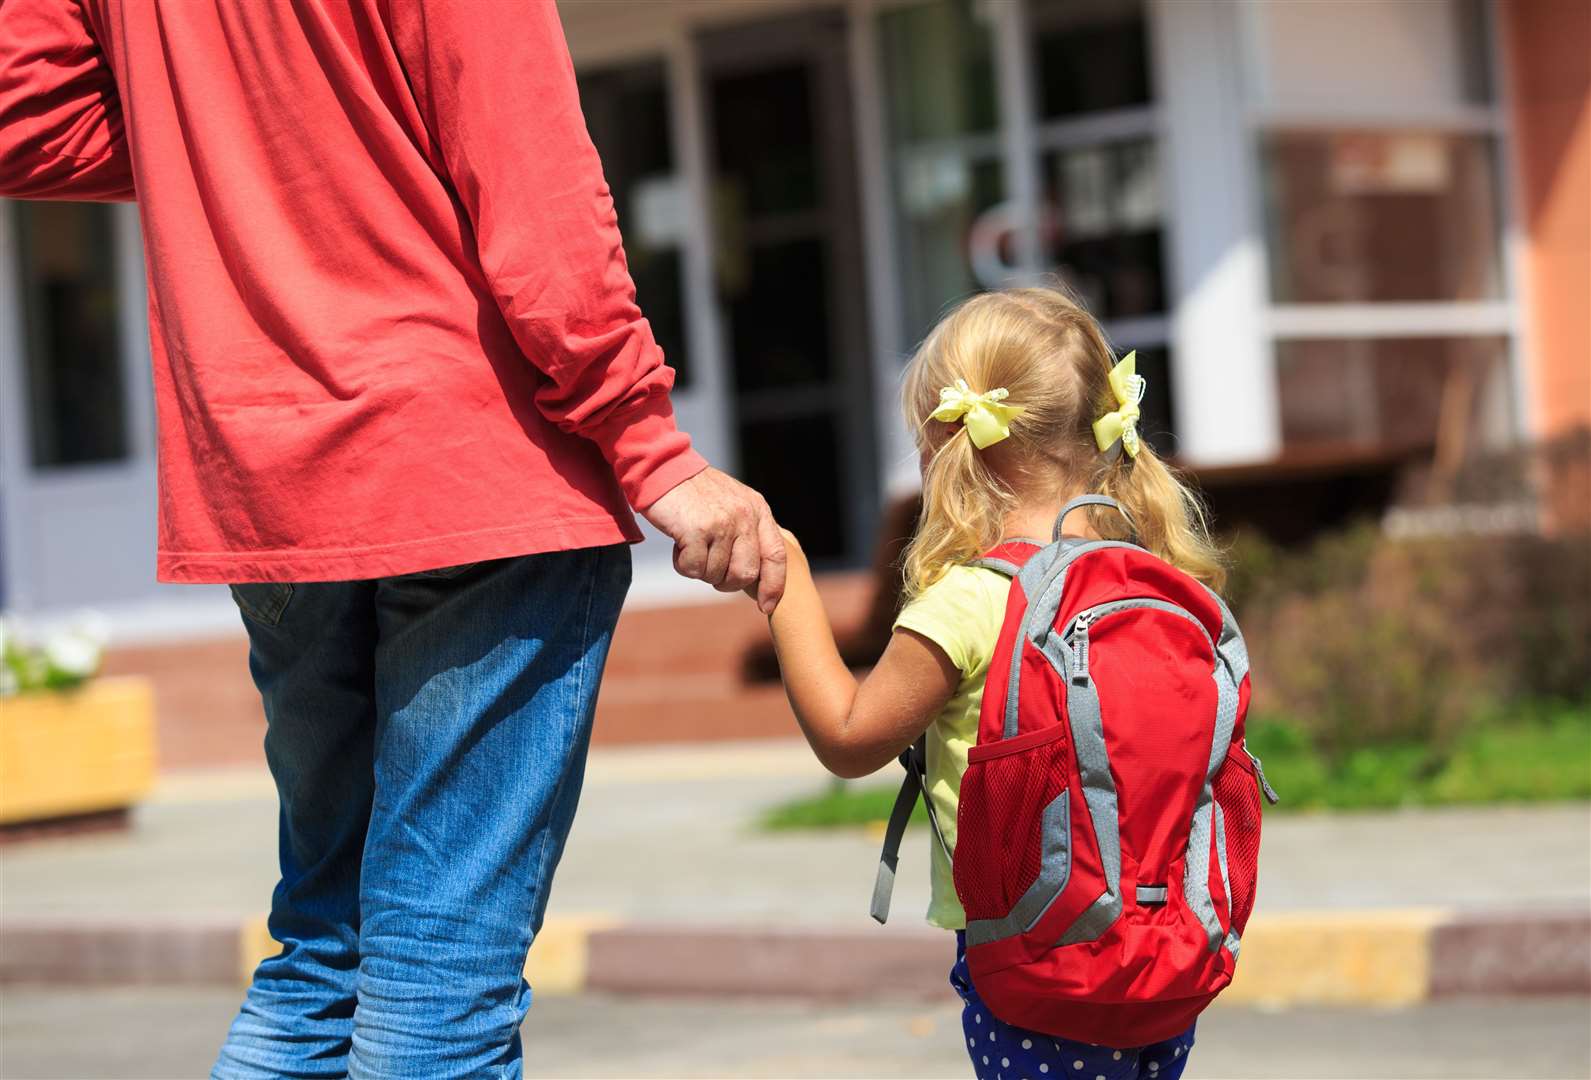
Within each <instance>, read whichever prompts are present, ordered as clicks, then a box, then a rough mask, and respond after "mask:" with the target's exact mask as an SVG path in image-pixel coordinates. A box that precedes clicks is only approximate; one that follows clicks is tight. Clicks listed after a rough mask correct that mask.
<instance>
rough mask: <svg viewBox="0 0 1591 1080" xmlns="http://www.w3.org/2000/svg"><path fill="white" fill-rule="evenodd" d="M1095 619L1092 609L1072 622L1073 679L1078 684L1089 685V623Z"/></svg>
mask: <svg viewBox="0 0 1591 1080" xmlns="http://www.w3.org/2000/svg"><path fill="white" fill-rule="evenodd" d="M1093 619H1094V613H1093V612H1092V611H1085V612H1083V613H1082V614H1081V615H1079V616H1078V617H1077V618H1076V620H1075V621H1073V623H1072V681H1073V682H1074V683H1076V684H1077V685H1078V686H1087V685H1088V624H1089V623H1090V622H1092V621H1093Z"/></svg>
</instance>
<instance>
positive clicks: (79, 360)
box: [0, 202, 162, 610]
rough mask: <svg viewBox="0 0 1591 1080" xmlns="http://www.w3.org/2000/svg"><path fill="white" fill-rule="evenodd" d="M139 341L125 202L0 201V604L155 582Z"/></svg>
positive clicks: (54, 602) (132, 593) (113, 598)
mask: <svg viewBox="0 0 1591 1080" xmlns="http://www.w3.org/2000/svg"><path fill="white" fill-rule="evenodd" d="M147 343H148V328H147V325H146V323H145V304H144V282H143V259H142V251H141V248H140V245H139V237H138V225H137V216H136V213H135V211H134V210H133V208H132V207H130V206H111V205H105V204H101V203H68V202H4V203H0V391H3V392H0V429H3V430H4V432H5V434H4V436H3V439H0V458H3V463H0V556H3V573H0V606H4V607H6V608H8V609H21V610H62V609H72V608H78V607H87V606H92V607H114V606H120V605H124V604H126V603H129V602H137V601H144V600H147V599H150V598H151V597H152V596H154V595H156V594H158V593H159V592H161V591H162V590H161V587H159V586H157V585H156V584H155V498H156V496H155V468H154V465H155V448H154V416H153V411H154V410H153V401H152V397H153V395H152V392H151V389H150V375H149V359H148V344H147Z"/></svg>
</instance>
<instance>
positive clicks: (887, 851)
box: [869, 738, 950, 926]
mask: <svg viewBox="0 0 1591 1080" xmlns="http://www.w3.org/2000/svg"><path fill="white" fill-rule="evenodd" d="M926 761H927V745H926V741H925V740H924V739H922V738H919V739H918V740H917V741H916V742H914V743H912V745H911V746H908V747H907V748H906V749H905V750H902V751H901V755H900V763H901V767H902V768H904V769H905V770H906V778H905V779H904V780H902V781H901V785H900V791H898V792H896V794H895V805H894V807H893V808H892V809H891V810H890V812H889V824H888V825H886V826H885V827H884V845H883V847H882V848H881V849H880V851H879V853H878V875H877V876H876V877H875V878H874V879H873V902H872V905H871V907H870V908H869V913H870V914H871V915H872V916H873V918H874V919H875V920H876V921H877V922H878V923H879V925H881V926H882V925H883V924H884V923H885V922H886V921H887V920H888V919H889V902H890V897H891V896H892V895H893V894H894V892H895V868H896V867H897V866H899V865H900V842H901V839H902V838H903V837H904V836H905V835H906V826H907V825H909V824H911V818H912V811H913V810H915V809H916V808H917V800H918V799H922V801H923V805H924V806H925V807H926V808H927V810H928V823H929V824H930V825H932V826H933V830H934V837H935V839H937V840H938V841H939V847H940V850H941V851H943V852H944V853H945V860H946V861H947V862H948V861H949V860H950V845H949V844H947V843H945V834H944V832H943V831H941V829H940V828H939V815H938V814H936V813H935V812H934V802H933V800H932V799H930V798H929V797H928V777H927V775H926Z"/></svg>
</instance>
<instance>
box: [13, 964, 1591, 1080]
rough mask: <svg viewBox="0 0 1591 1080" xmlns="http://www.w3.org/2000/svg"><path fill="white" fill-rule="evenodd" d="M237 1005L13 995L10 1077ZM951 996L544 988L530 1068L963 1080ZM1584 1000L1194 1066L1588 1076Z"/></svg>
mask: <svg viewBox="0 0 1591 1080" xmlns="http://www.w3.org/2000/svg"><path fill="white" fill-rule="evenodd" d="M237 998H238V994H237V992H236V991H232V990H226V989H181V990H178V989H162V988H153V989H152V988H149V987H139V988H137V989H115V990H89V991H85V990H82V989H77V988H73V989H54V990H46V989H41V988H34V987H16V986H13V987H3V988H0V1006H3V1007H0V1077H5V1078H6V1080H44V1078H47V1077H72V1078H74V1080H89V1078H108V1077H115V1078H116V1080H132V1078H135V1077H173V1076H201V1075H203V1074H204V1073H205V1072H206V1070H208V1069H209V1067H210V1063H211V1061H212V1059H213V1058H214V1056H215V1050H216V1047H217V1046H218V1045H219V1043H220V1041H221V1037H222V1035H223V1034H224V1033H225V1031H226V1027H227V1024H228V1023H229V1022H230V1021H231V1019H232V1015H233V1011H234V1010H235V1009H236V1008H237ZM948 998H949V988H948V987H947V988H946V990H945V998H943V999H941V1000H940V1001H939V1002H937V1003H934V1004H902V1003H899V1002H884V1003H871V1002H847V1003H844V1004H823V1003H801V1002H785V1001H767V1000H753V1001H745V1000H720V999H707V1000H703V999H694V1000H680V999H674V1000H664V999H644V998H612V997H600V996H583V997H571V998H547V999H545V1000H540V1001H538V1002H537V1003H536V1004H535V1006H534V1007H533V1008H532V1009H531V1011H530V1018H529V1020H528V1021H527V1022H526V1024H525V1029H524V1040H525V1075H526V1076H527V1077H560V1078H574V1077H610V1078H611V1077H617V1076H623V1077H637V1078H640V1077H735V1078H737V1080H746V1078H750V1077H783V1078H786V1080H788V1078H792V1077H861V1076H867V1077H880V1078H882V1077H902V1078H912V1080H924V1078H928V1077H965V1076H967V1075H968V1073H969V1069H968V1067H967V1059H966V1056H965V1054H963V1052H962V1041H961V1030H960V1013H959V1009H957V1008H956V1006H955V1005H954V1003H953V1002H952V1001H950V1000H948ZM1586 1010H1587V1002H1586V1000H1585V999H1583V998H1546V999H1540V998H1537V999H1512V1000H1507V999H1503V1000H1495V1001H1488V1000H1474V1001H1462V1002H1444V1003H1440V1004H1430V1005H1424V1006H1421V1007H1419V1008H1415V1009H1407V1010H1399V1011H1396V1012H1384V1011H1374V1010H1350V1009H1319V1008H1315V1009H1299V1010H1292V1011H1288V1012H1282V1013H1276V1012H1261V1011H1257V1010H1253V1009H1242V1008H1235V1007H1230V1006H1226V1005H1224V1004H1222V1003H1220V1002H1217V1004H1216V1005H1215V1007H1214V1008H1213V1009H1211V1010H1210V1011H1209V1012H1208V1013H1206V1014H1205V1015H1204V1017H1203V1018H1201V1019H1200V1021H1199V1036H1198V1044H1197V1045H1196V1046H1195V1048H1194V1051H1193V1055H1192V1057H1191V1059H1190V1062H1189V1067H1188V1071H1187V1073H1186V1074H1185V1075H1186V1076H1187V1078H1188V1080H1201V1078H1202V1080H1208V1078H1211V1077H1221V1078H1223V1080H1241V1078H1245V1077H1247V1078H1254V1080H1306V1078H1328V1077H1331V1078H1340V1077H1345V1076H1353V1077H1361V1078H1363V1080H1391V1078H1397V1080H1410V1078H1414V1077H1433V1078H1435V1077H1440V1078H1457V1077H1476V1078H1484V1080H1507V1078H1520V1080H1545V1078H1548V1077H1562V1078H1566V1080H1583V1078H1584V1077H1586V1076H1587V1075H1591V1033H1588V1029H1587V1026H1586V1022H1585V1020H1586ZM85 1017H91V1018H92V1019H88V1020H85ZM175 1018H180V1022H174V1019H175ZM1013 1080H1016V1078H1014V1077H1013Z"/></svg>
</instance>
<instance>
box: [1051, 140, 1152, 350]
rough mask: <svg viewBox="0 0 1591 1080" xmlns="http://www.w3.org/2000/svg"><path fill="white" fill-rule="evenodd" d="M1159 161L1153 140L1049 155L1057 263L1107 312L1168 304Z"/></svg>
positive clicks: (1094, 306)
mask: <svg viewBox="0 0 1591 1080" xmlns="http://www.w3.org/2000/svg"><path fill="white" fill-rule="evenodd" d="M1158 161H1159V158H1158V153H1157V151H1156V148H1155V144H1154V142H1153V141H1152V140H1149V139H1138V140H1133V141H1131V142H1121V143H1113V144H1104V145H1099V146H1085V147H1079V148H1078V149H1075V150H1059V151H1055V152H1053V153H1051V154H1049V155H1047V156H1046V158H1045V170H1044V173H1045V184H1046V194H1047V195H1048V198H1049V202H1050V205H1051V206H1052V207H1053V214H1054V223H1053V231H1054V237H1053V242H1052V243H1051V244H1050V245H1049V247H1050V250H1051V252H1052V258H1053V259H1054V268H1055V270H1056V272H1057V273H1058V274H1059V275H1060V276H1061V277H1062V278H1063V279H1065V281H1066V282H1067V284H1068V285H1070V286H1071V288H1072V289H1073V290H1074V291H1075V292H1076V293H1077V294H1078V296H1079V298H1080V299H1082V300H1083V302H1084V303H1085V304H1087V305H1088V308H1089V310H1091V311H1092V312H1094V314H1095V315H1097V316H1098V317H1099V318H1102V319H1119V318H1126V317H1132V316H1142V315H1153V314H1158V313H1160V312H1162V311H1164V310H1165V307H1166V294H1165V275H1164V271H1163V269H1162V261H1161V231H1162V221H1161V194H1160V177H1159V164H1158Z"/></svg>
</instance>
